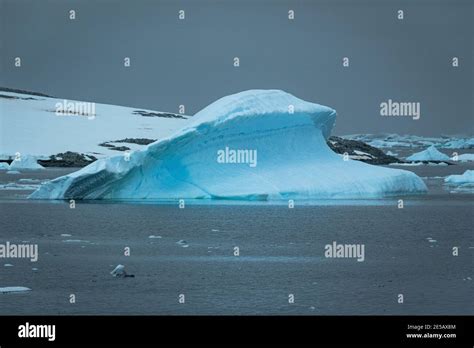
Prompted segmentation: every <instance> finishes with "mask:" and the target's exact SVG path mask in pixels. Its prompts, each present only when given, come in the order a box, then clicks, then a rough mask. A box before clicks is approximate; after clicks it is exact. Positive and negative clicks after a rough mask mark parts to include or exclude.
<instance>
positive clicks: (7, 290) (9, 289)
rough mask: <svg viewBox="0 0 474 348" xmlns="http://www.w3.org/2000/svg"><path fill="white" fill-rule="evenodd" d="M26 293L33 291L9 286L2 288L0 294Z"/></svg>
mask: <svg viewBox="0 0 474 348" xmlns="http://www.w3.org/2000/svg"><path fill="white" fill-rule="evenodd" d="M25 291H31V289H30V288H27V287H25V286H7V287H3V288H0V294H8V293H13V292H25Z"/></svg>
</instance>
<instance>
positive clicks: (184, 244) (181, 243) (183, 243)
mask: <svg viewBox="0 0 474 348" xmlns="http://www.w3.org/2000/svg"><path fill="white" fill-rule="evenodd" d="M176 244H178V245H181V246H182V247H183V248H187V247H189V245H188V242H186V241H185V240H184V239H181V240H178V241H177V242H176Z"/></svg>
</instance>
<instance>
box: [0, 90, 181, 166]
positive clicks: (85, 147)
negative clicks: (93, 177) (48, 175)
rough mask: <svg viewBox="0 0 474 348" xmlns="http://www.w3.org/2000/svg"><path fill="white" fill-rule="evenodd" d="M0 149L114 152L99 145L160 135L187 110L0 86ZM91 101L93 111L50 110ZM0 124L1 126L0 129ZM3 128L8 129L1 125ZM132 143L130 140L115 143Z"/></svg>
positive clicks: (5, 152)
mask: <svg viewBox="0 0 474 348" xmlns="http://www.w3.org/2000/svg"><path fill="white" fill-rule="evenodd" d="M0 94H1V95H2V96H6V98H0V110H1V111H0V124H1V125H2V126H1V127H2V131H1V132H0V133H1V134H0V150H1V153H2V157H5V155H8V156H6V159H8V158H9V157H10V156H13V155H14V154H15V153H16V152H20V153H21V154H30V155H35V156H45V159H48V157H49V156H50V155H56V154H58V153H64V152H66V151H72V152H77V153H83V154H91V155H94V156H95V157H106V156H111V155H116V154H118V153H120V152H118V151H115V150H113V149H111V148H108V147H104V146H100V145H99V144H101V143H104V142H111V141H115V140H122V139H126V138H135V139H136V138H147V139H161V138H163V137H165V136H168V135H170V134H171V133H173V132H175V131H176V130H177V129H179V128H180V127H182V126H183V125H184V124H185V122H186V119H187V118H188V116H184V115H178V114H172V113H165V112H160V111H153V110H144V109H138V108H131V107H123V106H118V105H107V104H99V103H88V102H84V101H76V100H63V99H58V98H50V97H42V96H35V95H30V94H23V93H13V92H5V91H1V90H0ZM65 102H67V103H68V104H71V105H73V106H74V105H76V106H80V105H91V106H92V105H94V109H95V114H94V115H89V114H85V115H69V114H61V113H56V110H58V106H61V105H63V104H65ZM3 130H4V131H3ZM7 130H8V131H7ZM117 144H120V145H119V146H127V147H130V148H132V149H134V148H135V147H137V145H136V144H129V143H117Z"/></svg>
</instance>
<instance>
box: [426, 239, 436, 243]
mask: <svg viewBox="0 0 474 348" xmlns="http://www.w3.org/2000/svg"><path fill="white" fill-rule="evenodd" d="M428 242H430V243H436V242H438V241H437V240H436V239H429V240H428Z"/></svg>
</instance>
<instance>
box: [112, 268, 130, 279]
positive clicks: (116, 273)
mask: <svg viewBox="0 0 474 348" xmlns="http://www.w3.org/2000/svg"><path fill="white" fill-rule="evenodd" d="M110 274H112V275H113V276H114V277H123V276H125V274H127V273H126V272H125V266H124V265H117V266H116V267H115V268H114V269H113V271H112V272H110Z"/></svg>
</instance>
